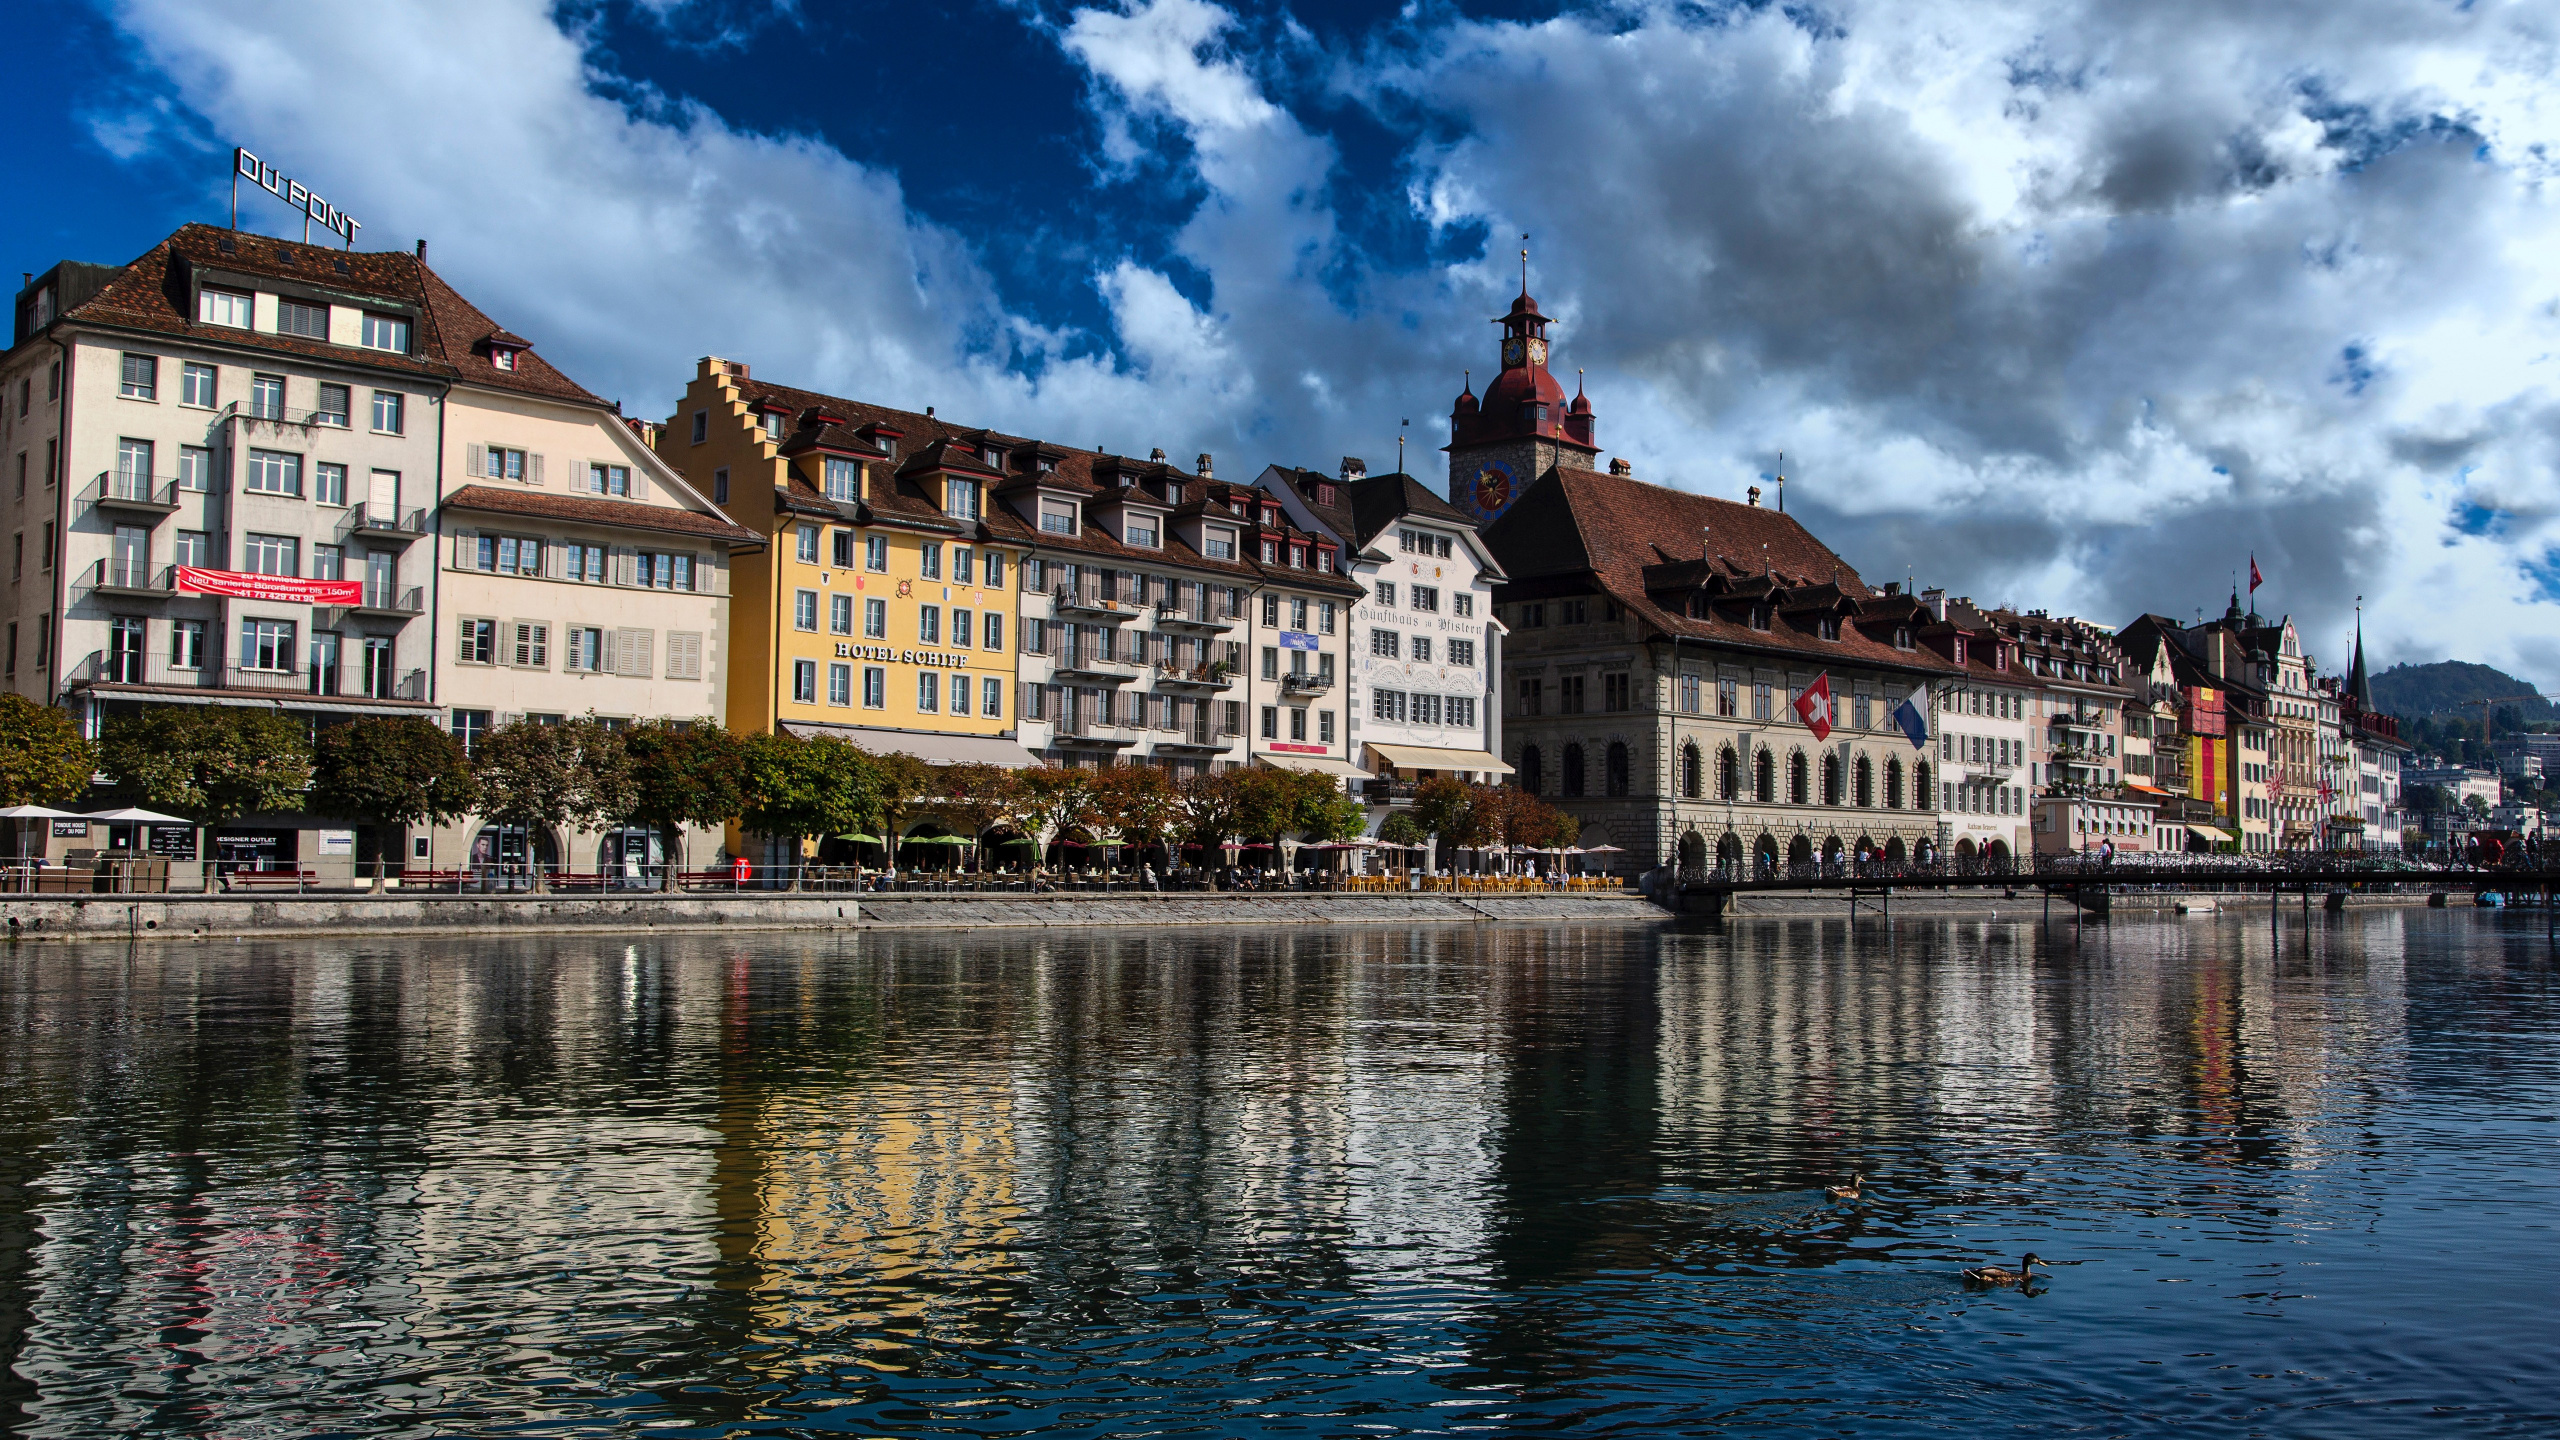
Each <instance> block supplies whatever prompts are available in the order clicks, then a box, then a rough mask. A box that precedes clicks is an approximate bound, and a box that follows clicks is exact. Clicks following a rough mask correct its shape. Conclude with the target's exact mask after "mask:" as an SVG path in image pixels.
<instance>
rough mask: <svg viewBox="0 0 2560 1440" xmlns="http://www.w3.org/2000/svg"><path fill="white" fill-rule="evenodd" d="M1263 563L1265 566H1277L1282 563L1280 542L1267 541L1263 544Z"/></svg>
mask: <svg viewBox="0 0 2560 1440" xmlns="http://www.w3.org/2000/svg"><path fill="white" fill-rule="evenodd" d="M1262 563H1263V564H1265V565H1277V564H1279V563H1280V542H1278V541H1276V540H1265V541H1263V542H1262Z"/></svg>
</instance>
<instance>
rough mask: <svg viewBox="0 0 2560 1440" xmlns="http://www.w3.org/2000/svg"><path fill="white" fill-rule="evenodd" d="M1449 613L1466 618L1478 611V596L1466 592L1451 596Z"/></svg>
mask: <svg viewBox="0 0 2560 1440" xmlns="http://www.w3.org/2000/svg"><path fill="white" fill-rule="evenodd" d="M1449 613H1450V614H1452V615H1455V616H1457V617H1459V618H1460V619H1465V618H1467V617H1469V616H1472V615H1474V614H1475V613H1476V597H1474V596H1473V595H1468V594H1465V593H1460V594H1456V595H1452V596H1450V597H1449Z"/></svg>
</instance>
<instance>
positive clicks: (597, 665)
mask: <svg viewBox="0 0 2560 1440" xmlns="http://www.w3.org/2000/svg"><path fill="white" fill-rule="evenodd" d="M561 639H562V640H563V641H564V642H566V643H565V646H564V649H563V653H562V654H561V657H560V668H561V669H563V670H577V671H583V672H588V673H601V672H602V671H603V670H604V669H605V668H606V665H605V646H604V631H603V630H602V629H601V628H599V627H597V626H593V625H579V626H573V627H571V628H570V629H569V630H567V631H566V632H564V633H563V634H562V636H561Z"/></svg>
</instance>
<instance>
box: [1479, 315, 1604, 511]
mask: <svg viewBox="0 0 2560 1440" xmlns="http://www.w3.org/2000/svg"><path fill="white" fill-rule="evenodd" d="M1494 323H1495V324H1497V325H1500V326H1501V327H1502V373H1501V374H1500V375H1498V376H1496V377H1495V378H1494V382H1493V383H1492V384H1491V385H1488V386H1486V387H1485V392H1484V398H1483V399H1482V400H1481V401H1479V400H1478V399H1477V398H1476V396H1475V391H1474V390H1473V388H1472V387H1470V388H1469V389H1468V390H1467V392H1466V393H1465V394H1462V395H1460V396H1459V397H1458V403H1457V406H1456V408H1455V409H1453V410H1452V411H1451V412H1450V414H1449V502H1450V503H1451V504H1453V505H1455V506H1457V507H1458V508H1459V509H1460V510H1463V511H1465V512H1466V513H1467V514H1468V515H1470V516H1472V517H1473V518H1474V519H1475V522H1476V523H1477V524H1478V525H1490V524H1492V523H1493V520H1494V518H1495V517H1496V516H1498V515H1500V514H1501V513H1502V512H1503V511H1505V510H1508V509H1510V508H1511V502H1513V501H1514V500H1517V499H1519V498H1520V492H1521V491H1523V490H1526V489H1527V488H1529V487H1530V486H1531V485H1533V484H1536V483H1537V481H1538V479H1539V477H1540V476H1543V475H1545V474H1546V473H1547V471H1548V470H1549V469H1550V468H1552V467H1554V466H1557V465H1566V466H1571V467H1574V468H1578V469H1579V468H1588V467H1589V466H1590V464H1591V461H1592V458H1593V457H1594V456H1597V455H1598V454H1599V453H1600V447H1599V446H1598V445H1596V444H1594V443H1593V441H1592V435H1593V429H1592V418H1591V402H1590V401H1589V400H1587V399H1584V398H1583V396H1582V395H1581V394H1580V393H1579V392H1578V391H1577V393H1576V394H1575V395H1574V397H1573V402H1572V403H1571V404H1569V405H1568V404H1567V403H1565V398H1564V387H1563V386H1561V385H1559V384H1557V383H1556V378H1555V376H1553V375H1552V374H1549V373H1548V371H1547V317H1546V316H1544V315H1541V314H1539V313H1538V302H1537V301H1535V300H1532V299H1530V298H1529V291H1528V288H1527V287H1526V286H1523V287H1521V291H1520V298H1519V299H1517V300H1514V301H1512V302H1511V313H1510V314H1508V315H1505V316H1503V317H1502V318H1501V319H1499V320H1497V321H1495V322H1494Z"/></svg>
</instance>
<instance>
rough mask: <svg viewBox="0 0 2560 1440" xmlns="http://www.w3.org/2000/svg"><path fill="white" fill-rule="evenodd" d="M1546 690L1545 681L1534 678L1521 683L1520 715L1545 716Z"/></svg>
mask: <svg viewBox="0 0 2560 1440" xmlns="http://www.w3.org/2000/svg"><path fill="white" fill-rule="evenodd" d="M1546 688H1547V687H1546V682H1545V681H1543V680H1539V679H1536V678H1534V677H1531V678H1527V679H1523V680H1522V681H1521V682H1520V713H1521V714H1523V715H1543V714H1545V713H1546V705H1547V700H1546Z"/></svg>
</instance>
